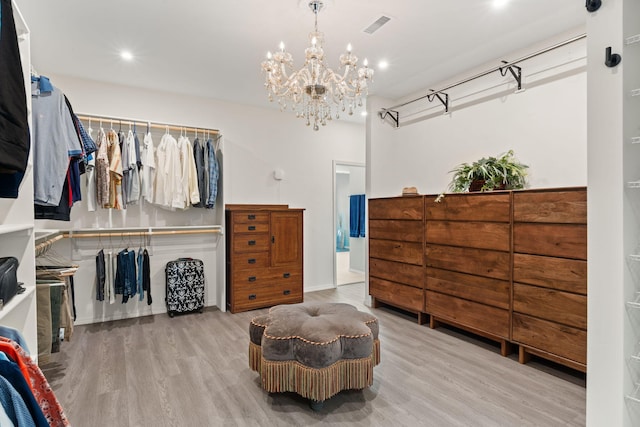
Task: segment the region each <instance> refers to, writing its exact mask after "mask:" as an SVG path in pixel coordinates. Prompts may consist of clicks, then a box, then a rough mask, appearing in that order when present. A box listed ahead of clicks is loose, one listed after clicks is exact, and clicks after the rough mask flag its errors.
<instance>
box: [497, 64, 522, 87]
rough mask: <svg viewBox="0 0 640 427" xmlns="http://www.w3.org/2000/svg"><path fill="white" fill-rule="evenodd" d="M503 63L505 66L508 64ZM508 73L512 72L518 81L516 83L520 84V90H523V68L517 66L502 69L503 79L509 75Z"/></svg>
mask: <svg viewBox="0 0 640 427" xmlns="http://www.w3.org/2000/svg"><path fill="white" fill-rule="evenodd" d="M502 62H503V63H504V64H507V61H502ZM514 70H515V71H514ZM507 71H510V72H511V75H512V76H513V78H514V79H516V83H517V84H518V90H522V68H520V67H518V66H517V65H509V66H507V67H500V74H501V75H502V77H504V76H506V75H507Z"/></svg>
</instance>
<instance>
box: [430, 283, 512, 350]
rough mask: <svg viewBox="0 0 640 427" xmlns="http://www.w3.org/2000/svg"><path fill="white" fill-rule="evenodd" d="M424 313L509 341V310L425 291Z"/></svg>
mask: <svg viewBox="0 0 640 427" xmlns="http://www.w3.org/2000/svg"><path fill="white" fill-rule="evenodd" d="M425 297H426V301H425V308H426V312H427V313H429V314H430V315H432V316H435V317H436V318H438V320H442V321H444V322H445V323H446V321H447V320H448V321H450V322H451V323H454V324H456V325H459V326H466V327H468V328H472V329H476V330H478V331H482V332H485V333H488V334H491V335H493V336H495V337H499V338H504V339H509V310H503V309H500V308H496V307H491V306H488V305H484V304H479V303H477V302H473V301H468V300H465V299H462V298H456V297H452V296H449V295H444V294H441V293H438V292H432V291H426V295H425Z"/></svg>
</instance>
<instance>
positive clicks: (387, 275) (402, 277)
mask: <svg viewBox="0 0 640 427" xmlns="http://www.w3.org/2000/svg"><path fill="white" fill-rule="evenodd" d="M369 276H373V277H377V278H380V279H386V280H390V281H393V282H400V283H402V284H405V285H409V286H413V287H415V288H420V289H423V288H424V269H423V268H422V266H419V265H411V264H404V263H401V262H394V261H386V260H381V259H376V258H369Z"/></svg>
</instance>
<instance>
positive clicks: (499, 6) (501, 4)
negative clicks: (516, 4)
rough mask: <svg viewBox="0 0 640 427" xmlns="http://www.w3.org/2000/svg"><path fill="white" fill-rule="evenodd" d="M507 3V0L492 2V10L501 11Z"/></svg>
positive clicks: (494, 0)
mask: <svg viewBox="0 0 640 427" xmlns="http://www.w3.org/2000/svg"><path fill="white" fill-rule="evenodd" d="M507 3H509V0H493V3H492V5H493V8H494V9H502V8H503V7H505V6H506V5H507Z"/></svg>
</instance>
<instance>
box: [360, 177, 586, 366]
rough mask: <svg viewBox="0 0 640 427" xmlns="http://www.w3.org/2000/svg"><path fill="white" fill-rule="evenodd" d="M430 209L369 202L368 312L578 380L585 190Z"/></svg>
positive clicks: (502, 195) (472, 197)
mask: <svg viewBox="0 0 640 427" xmlns="http://www.w3.org/2000/svg"><path fill="white" fill-rule="evenodd" d="M435 200H436V196H413V197H392V198H379V199H370V200H369V236H370V237H369V293H370V294H371V296H372V297H373V300H374V303H384V304H388V305H392V306H396V307H399V308H402V309H404V310H408V311H410V312H413V313H417V314H418V319H419V321H420V322H423V321H424V319H425V318H426V316H427V315H429V316H430V325H431V327H436V326H437V325H438V324H439V323H446V324H451V325H453V326H456V327H459V328H462V329H465V330H468V331H470V332H473V333H475V334H478V335H481V336H484V337H487V338H489V339H492V340H495V341H497V342H499V343H500V345H501V353H502V354H503V355H507V354H508V353H509V352H510V348H511V345H510V344H517V345H519V351H520V357H519V360H520V362H521V363H525V362H526V361H527V360H528V358H529V355H531V354H533V355H537V356H539V357H543V358H546V359H549V360H552V361H555V362H558V363H561V364H564V365H566V366H569V367H571V368H573V369H577V370H581V371H585V370H586V325H587V276H586V271H587V265H586V254H587V242H586V235H587V234H586V233H587V231H586V227H587V225H586V224H587V221H586V219H587V218H586V209H587V208H586V206H587V205H586V189H585V188H584V187H580V188H562V189H546V190H521V191H496V192H490V193H465V194H448V195H446V197H444V199H443V200H442V201H441V202H440V203H436V201H435ZM420 204H422V205H423V207H422V208H421V207H420ZM421 245H422V246H423V248H424V251H423V257H422V258H421V257H420V256H419V255H417V254H416V250H417V248H418V247H420V246H421ZM420 295H422V296H423V301H422V302H421V301H419V300H418V298H419V297H420Z"/></svg>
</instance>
